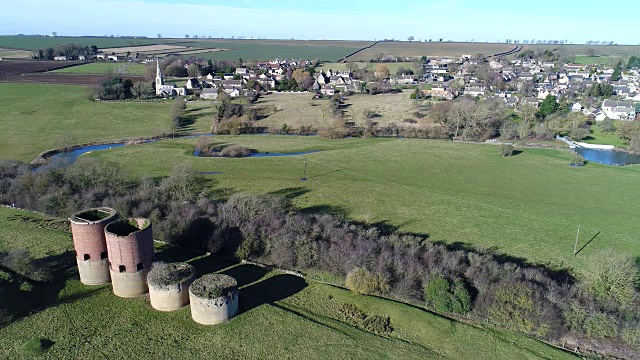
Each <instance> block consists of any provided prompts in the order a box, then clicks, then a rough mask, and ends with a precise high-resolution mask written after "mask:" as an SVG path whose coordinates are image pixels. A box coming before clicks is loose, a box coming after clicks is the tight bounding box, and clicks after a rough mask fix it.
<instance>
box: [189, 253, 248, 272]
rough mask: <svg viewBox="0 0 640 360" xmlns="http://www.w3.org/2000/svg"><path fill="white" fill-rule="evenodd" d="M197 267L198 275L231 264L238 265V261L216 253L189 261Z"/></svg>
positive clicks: (218, 269)
mask: <svg viewBox="0 0 640 360" xmlns="http://www.w3.org/2000/svg"><path fill="white" fill-rule="evenodd" d="M189 264H191V266H193V267H194V268H195V269H196V277H201V276H202V275H206V274H210V273H214V272H218V271H220V270H223V269H226V268H228V267H230V266H233V265H237V264H238V262H237V261H235V260H230V259H227V258H223V257H220V256H215V255H208V256H203V257H201V258H199V259H196V260H193V261H191V262H189Z"/></svg>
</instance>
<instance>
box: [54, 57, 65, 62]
mask: <svg viewBox="0 0 640 360" xmlns="http://www.w3.org/2000/svg"><path fill="white" fill-rule="evenodd" d="M53 60H55V61H67V57H66V56H54V57H53Z"/></svg>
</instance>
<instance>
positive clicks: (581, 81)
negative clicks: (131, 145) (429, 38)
mask: <svg viewBox="0 0 640 360" xmlns="http://www.w3.org/2000/svg"><path fill="white" fill-rule="evenodd" d="M529 55H531V56H519V57H518V56H516V57H515V59H509V58H507V57H496V58H491V57H490V58H485V57H484V56H482V55H480V54H478V55H475V56H472V55H468V54H467V55H462V56H461V57H459V58H454V57H437V58H436V57H434V58H427V57H425V56H423V57H422V58H420V59H415V58H404V59H398V58H397V57H381V58H379V59H377V60H375V61H376V62H375V63H373V64H372V65H373V67H374V68H375V71H371V69H369V70H368V71H367V70H365V69H362V68H358V66H357V65H355V66H347V68H349V69H352V70H332V69H318V68H317V65H318V63H317V61H312V60H302V59H297V60H293V59H274V60H269V61H264V62H252V63H247V64H244V63H241V64H240V65H241V66H238V67H235V68H231V69H229V68H227V70H232V71H231V72H226V73H216V74H214V73H207V74H204V73H202V72H201V71H200V72H199V73H200V74H199V75H198V76H192V77H188V79H187V80H186V82H185V83H184V84H183V85H182V84H179V83H176V82H175V81H171V82H170V83H167V82H166V79H165V76H164V74H163V73H162V69H161V65H160V64H161V62H162V61H166V58H164V57H157V56H156V57H147V58H144V59H141V58H140V54H135V55H134V54H127V56H123V55H115V54H112V55H108V54H103V53H97V54H93V55H79V56H78V57H77V59H78V60H85V61H88V60H95V61H112V62H122V61H136V62H141V63H154V64H155V65H156V80H155V94H156V96H163V97H169V96H185V95H189V94H192V95H195V96H196V97H199V98H201V99H205V100H215V99H217V98H218V96H219V95H220V94H222V93H225V94H227V95H228V96H229V97H231V98H237V97H240V96H246V97H254V96H256V95H257V94H258V93H259V92H261V91H274V90H276V91H307V92H311V93H315V94H316V96H318V97H323V96H333V95H335V94H354V93H373V94H376V93H384V92H392V91H400V90H402V89H415V91H416V92H415V93H414V94H413V95H412V98H415V99H424V98H430V99H439V100H452V99H455V98H457V97H460V96H471V97H475V98H492V97H495V98H500V99H502V100H503V101H504V102H505V104H506V105H507V106H508V107H510V108H513V109H514V110H516V111H518V110H519V109H520V108H521V107H523V106H526V105H529V106H532V107H538V105H539V104H540V103H541V102H542V101H543V100H544V99H546V98H547V97H548V96H554V97H556V99H558V100H559V99H564V100H565V101H569V102H570V105H571V110H572V111H574V112H582V113H584V114H585V115H586V116H587V117H589V118H591V119H595V120H596V121H602V120H604V119H607V118H608V119H612V120H633V119H635V118H636V116H637V114H638V112H640V111H639V110H640V109H638V108H639V107H638V106H637V105H636V104H637V103H640V75H639V74H640V73H639V69H638V68H637V67H635V68H625V69H620V68H616V66H603V65H582V64H573V63H568V62H567V63H562V62H561V61H558V59H555V61H554V60H553V59H551V60H545V59H544V57H547V58H549V57H550V56H549V55H553V53H551V52H548V53H547V52H545V54H544V56H542V55H541V54H538V55H539V56H537V57H536V56H532V54H529ZM54 59H55V60H68V57H66V56H55V58H54ZM171 61H173V62H174V63H176V62H177V63H178V64H179V65H180V66H184V68H185V69H188V68H189V67H190V66H192V65H193V64H195V65H196V66H197V67H198V69H200V70H202V69H205V68H206V67H207V61H205V60H203V59H195V58H193V57H191V58H190V59H183V58H180V57H175V59H174V60H171ZM394 62H409V63H411V64H412V65H413V66H412V67H411V68H408V69H404V68H401V69H400V70H399V71H398V72H396V73H391V72H389V70H388V68H387V69H386V70H385V67H386V65H390V64H393V63H394ZM208 65H209V67H210V66H211V61H208ZM341 65H342V64H341ZM318 70H321V71H318ZM296 71H298V72H297V75H296ZM293 77H295V78H296V80H297V81H296V86H294V87H292V86H286V85H285V86H282V83H283V82H286V81H289V80H290V79H292V78H293Z"/></svg>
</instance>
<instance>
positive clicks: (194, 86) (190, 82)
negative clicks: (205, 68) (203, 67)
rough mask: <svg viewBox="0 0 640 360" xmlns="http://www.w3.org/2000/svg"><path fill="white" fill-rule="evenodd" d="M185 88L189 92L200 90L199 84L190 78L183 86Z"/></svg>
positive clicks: (196, 80)
mask: <svg viewBox="0 0 640 360" xmlns="http://www.w3.org/2000/svg"><path fill="white" fill-rule="evenodd" d="M185 87H186V88H187V89H189V90H193V89H199V88H200V82H199V81H198V79H196V78H191V79H189V80H187V83H186V84H185Z"/></svg>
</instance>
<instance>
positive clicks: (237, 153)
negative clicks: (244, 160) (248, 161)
mask: <svg viewBox="0 0 640 360" xmlns="http://www.w3.org/2000/svg"><path fill="white" fill-rule="evenodd" d="M252 152H253V151H251V149H249V148H246V147H243V146H237V145H232V146H227V147H225V148H224V149H222V150H220V153H219V155H220V156H223V157H245V156H248V155H249V154H251V153H252Z"/></svg>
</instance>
